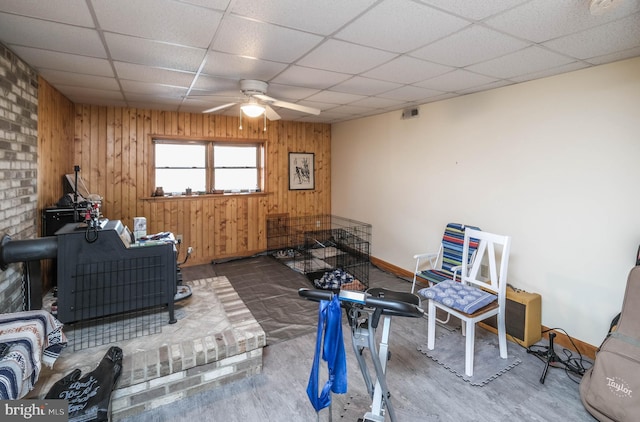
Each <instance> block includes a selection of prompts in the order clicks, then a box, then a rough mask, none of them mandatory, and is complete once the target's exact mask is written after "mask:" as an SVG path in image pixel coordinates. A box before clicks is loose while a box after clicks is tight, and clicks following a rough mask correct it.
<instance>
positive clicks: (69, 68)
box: [12, 46, 114, 77]
mask: <svg viewBox="0 0 640 422" xmlns="http://www.w3.org/2000/svg"><path fill="white" fill-rule="evenodd" d="M12 50H13V52H14V53H16V54H17V55H18V56H20V58H21V59H23V60H26V61H28V62H29V63H30V64H31V66H34V67H36V68H40V69H51V70H62V71H66V72H78V71H79V70H81V71H82V72H83V73H84V74H87V75H96V76H110V77H114V74H113V69H112V68H111V64H110V63H109V61H108V60H107V59H98V58H93V57H87V56H79V55H77V54H69V53H59V52H57V51H50V50H41V49H38V48H31V47H19V46H14V47H12Z"/></svg>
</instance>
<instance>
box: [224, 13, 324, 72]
mask: <svg viewBox="0 0 640 422" xmlns="http://www.w3.org/2000/svg"><path fill="white" fill-rule="evenodd" d="M321 41H322V37H319V36H317V35H312V34H309V33H306V32H302V31H296V30H293V29H288V28H284V27H281V26H276V25H271V24H266V23H262V22H256V21H253V20H249V19H242V18H238V17H236V16H228V17H227V18H226V20H225V21H224V22H223V24H222V25H221V27H220V31H219V33H218V35H217V37H216V40H215V42H214V44H213V49H214V50H217V51H223V52H226V53H231V54H238V55H242V56H249V57H255V58H258V59H265V60H272V61H276V62H290V61H293V60H296V59H297V58H299V57H301V56H302V55H304V54H306V53H307V52H308V51H309V50H310V49H312V48H313V47H314V46H316V45H317V44H318V43H320V42H321Z"/></svg>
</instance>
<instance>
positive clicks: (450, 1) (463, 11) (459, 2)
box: [420, 0, 529, 20]
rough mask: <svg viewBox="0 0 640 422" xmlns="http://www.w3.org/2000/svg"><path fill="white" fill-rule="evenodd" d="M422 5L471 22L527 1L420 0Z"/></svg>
mask: <svg viewBox="0 0 640 422" xmlns="http://www.w3.org/2000/svg"><path fill="white" fill-rule="evenodd" d="M420 1H421V2H422V3H425V4H429V5H432V6H435V7H437V8H439V9H442V10H446V11H448V12H451V13H454V14H456V15H458V16H462V17H465V18H468V19H472V20H482V19H485V18H487V17H489V16H493V15H496V14H498V13H501V12H504V11H505V10H509V9H511V8H512V7H515V6H517V5H519V4H522V3H525V2H527V1H529V0H482V1H469V0H420Z"/></svg>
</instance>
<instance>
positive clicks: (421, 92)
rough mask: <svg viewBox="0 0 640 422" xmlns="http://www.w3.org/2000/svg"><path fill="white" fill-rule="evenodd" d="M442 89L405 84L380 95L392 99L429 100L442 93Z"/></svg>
mask: <svg viewBox="0 0 640 422" xmlns="http://www.w3.org/2000/svg"><path fill="white" fill-rule="evenodd" d="M441 94H442V91H436V90H433V89H426V88H420V87H418V86H409V85H407V86H403V87H401V88H398V89H394V90H391V91H388V92H385V93H383V94H380V95H379V96H380V97H382V98H388V99H391V100H399V101H410V102H413V101H418V100H427V99H428V98H431V97H436V96H438V95H441Z"/></svg>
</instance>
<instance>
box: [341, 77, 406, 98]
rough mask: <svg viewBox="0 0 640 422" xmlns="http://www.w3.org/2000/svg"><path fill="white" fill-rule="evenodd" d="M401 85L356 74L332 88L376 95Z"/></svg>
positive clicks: (352, 92) (351, 92)
mask: <svg viewBox="0 0 640 422" xmlns="http://www.w3.org/2000/svg"><path fill="white" fill-rule="evenodd" d="M400 86H402V85H401V84H398V83H395V82H387V81H381V80H378V79H371V78H363V77H362V76H354V77H353V78H351V79H348V80H346V81H344V82H341V83H339V84H338V85H335V86H333V87H332V88H331V90H332V91H339V92H347V93H350V94H359V95H376V94H379V93H381V92H385V91H390V90H392V89H395V88H399V87H400Z"/></svg>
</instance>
